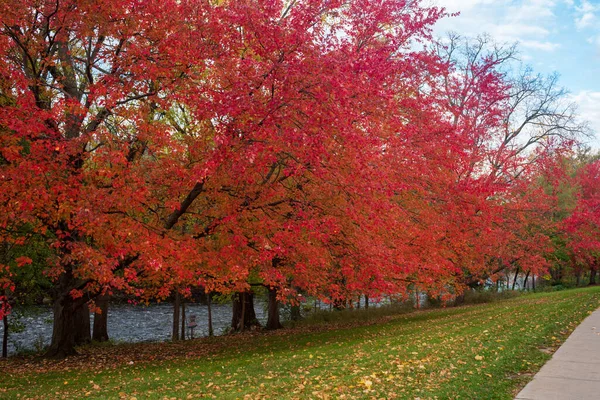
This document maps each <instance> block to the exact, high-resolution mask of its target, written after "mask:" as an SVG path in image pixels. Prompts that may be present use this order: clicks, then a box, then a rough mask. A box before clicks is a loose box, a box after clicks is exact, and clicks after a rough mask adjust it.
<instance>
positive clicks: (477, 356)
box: [475, 355, 483, 361]
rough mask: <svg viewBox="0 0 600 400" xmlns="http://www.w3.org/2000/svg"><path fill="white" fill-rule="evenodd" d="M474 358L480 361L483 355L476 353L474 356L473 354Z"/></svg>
mask: <svg viewBox="0 0 600 400" xmlns="http://www.w3.org/2000/svg"><path fill="white" fill-rule="evenodd" d="M475 359H476V360H477V361H481V360H483V356H480V355H476V356H475Z"/></svg>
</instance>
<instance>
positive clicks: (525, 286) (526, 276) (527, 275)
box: [523, 271, 531, 290]
mask: <svg viewBox="0 0 600 400" xmlns="http://www.w3.org/2000/svg"><path fill="white" fill-rule="evenodd" d="M529 272H531V271H527V273H526V274H525V281H523V289H525V290H527V279H528V278H529Z"/></svg>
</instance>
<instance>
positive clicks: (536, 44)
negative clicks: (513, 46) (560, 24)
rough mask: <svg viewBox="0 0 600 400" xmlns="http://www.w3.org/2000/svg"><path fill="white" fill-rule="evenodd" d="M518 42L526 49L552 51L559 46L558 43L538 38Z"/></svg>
mask: <svg viewBox="0 0 600 400" xmlns="http://www.w3.org/2000/svg"><path fill="white" fill-rule="evenodd" d="M519 44H520V45H521V46H522V47H524V48H527V49H535V50H543V51H554V50H556V49H558V48H559V47H560V44H559V43H554V42H548V41H544V42H541V41H539V40H521V41H519Z"/></svg>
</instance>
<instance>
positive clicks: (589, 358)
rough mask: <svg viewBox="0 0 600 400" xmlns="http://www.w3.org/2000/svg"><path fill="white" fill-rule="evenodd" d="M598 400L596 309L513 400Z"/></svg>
mask: <svg viewBox="0 0 600 400" xmlns="http://www.w3.org/2000/svg"><path fill="white" fill-rule="evenodd" d="M598 399H600V309H598V310H596V311H595V312H594V313H592V315H590V316H589V317H587V318H586V319H585V320H584V321H583V322H582V323H581V325H579V326H578V327H577V328H576V329H575V330H574V331H573V333H572V334H571V336H569V338H568V339H567V340H566V342H565V343H564V344H563V345H562V346H561V347H560V348H559V349H558V350H557V351H556V353H554V356H552V359H550V361H548V362H547V363H546V365H544V366H543V367H542V369H541V370H540V372H538V373H537V374H536V375H535V376H534V377H533V380H532V381H531V382H529V384H527V386H525V388H524V389H523V390H522V391H521V392H520V393H519V394H518V395H517V397H516V399H515V400H598Z"/></svg>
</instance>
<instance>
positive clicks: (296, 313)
mask: <svg viewBox="0 0 600 400" xmlns="http://www.w3.org/2000/svg"><path fill="white" fill-rule="evenodd" d="M301 319H302V314H300V306H299V305H293V306H291V307H290V320H292V321H300V320H301Z"/></svg>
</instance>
